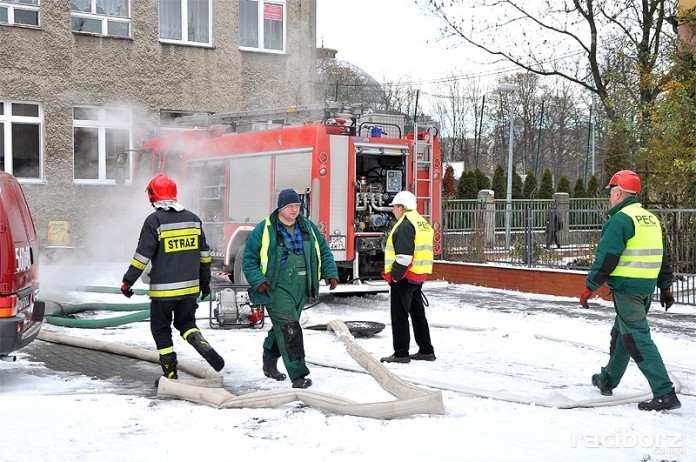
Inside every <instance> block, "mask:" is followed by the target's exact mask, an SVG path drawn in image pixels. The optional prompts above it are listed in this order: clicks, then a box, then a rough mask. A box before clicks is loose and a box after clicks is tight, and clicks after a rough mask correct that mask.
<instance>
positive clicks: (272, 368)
mask: <svg viewBox="0 0 696 462" xmlns="http://www.w3.org/2000/svg"><path fill="white" fill-rule="evenodd" d="M263 375H265V376H266V377H271V378H273V379H275V380H278V381H281V380H285V379H286V378H287V376H286V375H285V374H283V373H282V372H280V371H279V370H278V358H273V359H271V358H267V357H266V356H265V355H264V357H263Z"/></svg>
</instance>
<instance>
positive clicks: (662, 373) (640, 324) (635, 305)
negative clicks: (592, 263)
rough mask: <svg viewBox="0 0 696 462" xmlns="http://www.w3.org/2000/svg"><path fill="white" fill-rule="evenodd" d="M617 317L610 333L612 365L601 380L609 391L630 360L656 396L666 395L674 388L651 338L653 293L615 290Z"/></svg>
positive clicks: (614, 385)
mask: <svg viewBox="0 0 696 462" xmlns="http://www.w3.org/2000/svg"><path fill="white" fill-rule="evenodd" d="M612 295H613V296H614V308H615V310H616V318H615V320H614V327H613V328H612V330H611V344H610V347H609V362H608V363H607V365H606V367H603V368H602V372H601V373H600V375H599V380H601V381H602V383H603V384H604V385H605V386H606V387H608V388H610V389H613V388H616V386H617V385H618V384H619V382H620V381H621V377H623V375H624V372H626V367H628V362H629V360H630V358H633V360H634V361H635V362H636V364H637V365H638V368H639V369H640V371H641V372H642V373H643V375H644V376H645V378H646V379H647V380H648V383H649V384H650V389H651V390H652V392H653V396H655V397H659V396H663V395H665V394H667V393H669V392H671V391H672V390H673V389H674V385H673V384H672V381H671V380H670V379H669V376H668V375H667V369H666V368H665V364H664V363H663V362H662V357H661V356H660V352H659V351H658V350H657V346H655V343H654V342H653V341H652V338H650V327H649V326H648V320H647V314H648V310H649V309H650V302H651V298H652V294H631V293H626V292H618V291H617V292H615V291H612Z"/></svg>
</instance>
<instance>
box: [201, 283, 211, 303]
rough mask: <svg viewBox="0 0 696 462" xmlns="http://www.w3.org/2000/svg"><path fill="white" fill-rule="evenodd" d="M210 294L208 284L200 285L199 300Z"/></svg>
mask: <svg viewBox="0 0 696 462" xmlns="http://www.w3.org/2000/svg"><path fill="white" fill-rule="evenodd" d="M208 295H210V284H203V285H201V300H203V299H205V298H208Z"/></svg>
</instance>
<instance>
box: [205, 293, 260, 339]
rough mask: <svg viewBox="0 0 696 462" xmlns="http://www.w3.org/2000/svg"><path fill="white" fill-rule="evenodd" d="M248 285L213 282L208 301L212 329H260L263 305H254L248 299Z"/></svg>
mask: <svg viewBox="0 0 696 462" xmlns="http://www.w3.org/2000/svg"><path fill="white" fill-rule="evenodd" d="M248 289H249V286H246V285H235V284H213V285H212V291H213V294H214V297H213V299H212V300H211V301H210V327H212V328H213V329H236V328H244V327H250V328H253V329H261V328H262V327H263V325H264V314H265V313H264V306H263V305H254V304H252V303H251V301H250V300H249V294H248V293H247V290H248Z"/></svg>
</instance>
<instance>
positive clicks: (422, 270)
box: [384, 210, 434, 281]
mask: <svg viewBox="0 0 696 462" xmlns="http://www.w3.org/2000/svg"><path fill="white" fill-rule="evenodd" d="M404 220H408V221H409V222H411V223H412V224H413V227H414V228H415V231H416V237H415V239H414V249H413V260H412V261H411V263H410V264H409V265H408V268H407V270H406V274H405V275H404V277H406V278H408V279H412V280H415V281H424V280H425V277H426V275H427V274H431V273H432V272H433V258H434V256H433V235H434V232H433V228H432V227H431V226H430V224H429V223H428V220H426V219H425V218H423V217H422V216H421V215H420V214H419V213H418V212H417V211H416V210H409V211H406V212H404V214H403V215H402V216H401V218H400V219H399V221H397V222H396V225H394V228H392V230H391V233H389V237H388V238H387V244H386V247H385V248H384V272H385V273H386V274H389V273H391V271H392V267H393V265H394V262H396V260H397V255H396V250H395V249H394V236H395V234H396V233H397V230H398V229H399V226H400V225H401V224H402V223H403V221H404Z"/></svg>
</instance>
